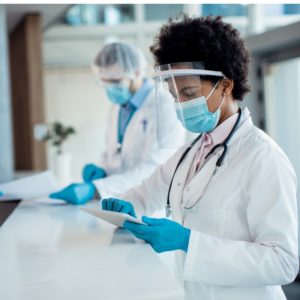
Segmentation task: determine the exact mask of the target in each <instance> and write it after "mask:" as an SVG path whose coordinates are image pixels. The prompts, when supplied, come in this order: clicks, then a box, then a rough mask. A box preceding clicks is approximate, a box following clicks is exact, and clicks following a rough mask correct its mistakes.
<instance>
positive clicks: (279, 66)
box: [265, 58, 300, 251]
mask: <svg viewBox="0 0 300 300" xmlns="http://www.w3.org/2000/svg"><path fill="white" fill-rule="evenodd" d="M267 72H268V73H267V74H266V80H265V92H266V125H267V131H268V133H269V134H270V135H271V136H272V137H273V138H274V139H275V140H276V142H277V143H278V144H279V145H280V146H281V147H282V149H283V150H284V151H285V153H286V154H287V156H288V157H289V159H290V160H291V162H292V164H293V166H294V168H295V171H296V173H297V177H298V213H299V215H300V204H299V195H300V184H299V181H300V156H299V153H300V139H299V128H300V87H299V82H300V58H298V59H292V60H287V61H284V62H280V63H276V64H273V65H270V66H269V68H268V69H267ZM279 221H280V220H279ZM299 231H300V224H299ZM299 251H300V239H299Z"/></svg>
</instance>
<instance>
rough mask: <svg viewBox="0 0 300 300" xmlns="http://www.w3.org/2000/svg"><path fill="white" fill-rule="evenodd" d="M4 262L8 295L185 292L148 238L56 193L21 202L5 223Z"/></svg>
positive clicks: (0, 232)
mask: <svg viewBox="0 0 300 300" xmlns="http://www.w3.org/2000/svg"><path fill="white" fill-rule="evenodd" d="M93 204H94V205H98V203H93ZM0 270H1V271H0V298H1V299H3V300H50V299H51V300H52V299H53V300H88V299H93V300H96V299H99V300H127V299H128V300H129V299H130V300H135V299H136V300H143V299H147V300H182V299H183V289H182V287H181V286H180V284H179V283H178V282H177V281H176V280H175V278H174V275H173V274H172V272H171V271H170V270H169V268H167V267H166V266H165V264H163V263H162V261H161V260H160V259H159V257H158V256H157V254H156V253H155V252H154V251H153V250H152V248H151V247H150V246H149V245H147V244H145V243H144V242H141V241H138V240H137V239H135V238H133V236H132V235H130V234H129V233H128V232H127V231H125V230H123V229H118V228H116V227H114V226H113V225H110V224H108V223H106V222H104V221H101V220H99V219H96V218H95V217H93V216H91V215H89V214H87V213H85V212H83V211H81V210H80V207H77V206H72V205H67V204H64V203H62V202H55V200H49V199H38V200H30V201H26V202H21V203H20V205H19V206H18V207H17V208H16V209H15V211H14V212H13V213H12V214H11V215H10V216H9V218H8V219H7V220H6V222H5V223H4V224H3V225H2V226H1V227H0Z"/></svg>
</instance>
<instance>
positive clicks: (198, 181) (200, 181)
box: [183, 148, 228, 207]
mask: <svg viewBox="0 0 300 300" xmlns="http://www.w3.org/2000/svg"><path fill="white" fill-rule="evenodd" d="M222 150H223V148H220V150H216V152H215V153H214V154H212V156H211V157H210V158H208V160H207V161H206V162H205V163H204V165H203V166H202V168H201V169H200V170H199V171H198V173H197V174H196V175H195V176H194V177H193V178H192V180H191V181H190V182H188V183H187V184H186V186H185V188H184V190H183V205H184V206H185V207H191V206H193V205H194V204H195V203H196V202H197V201H198V200H199V199H200V198H201V197H202V196H203V195H204V194H205V191H206V189H207V188H210V187H211V185H212V184H213V181H214V180H215V179H216V178H217V177H218V176H220V175H221V173H222V172H223V171H224V170H225V169H226V168H227V166H228V161H227V160H226V159H224V161H223V164H222V165H221V166H220V167H219V168H218V169H217V172H216V173H215V175H213V173H214V171H215V170H216V163H217V160H218V158H219V157H220V156H221V154H222ZM209 181H210V182H209ZM200 201H201V200H200Z"/></svg>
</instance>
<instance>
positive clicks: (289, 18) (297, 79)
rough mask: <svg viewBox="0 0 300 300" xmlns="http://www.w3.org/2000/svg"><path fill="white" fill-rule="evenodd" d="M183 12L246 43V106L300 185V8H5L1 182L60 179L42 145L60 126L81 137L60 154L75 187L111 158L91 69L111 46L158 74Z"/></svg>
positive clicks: (0, 45)
mask: <svg viewBox="0 0 300 300" xmlns="http://www.w3.org/2000/svg"><path fill="white" fill-rule="evenodd" d="M181 12H184V13H186V14H188V15H191V16H201V15H203V16H206V15H221V16H223V17H224V19H225V21H227V22H230V23H232V24H233V26H235V27H236V28H237V29H238V30H239V31H240V32H241V34H242V36H243V37H245V39H246V42H247V45H248V47H249V48H250V50H251V51H252V55H253V63H252V67H251V72H250V83H251V85H252V93H251V94H249V95H248V96H247V98H246V99H245V101H243V103H242V106H248V107H249V109H250V111H251V113H252V117H253V120H254V123H255V124H256V125H257V126H258V127H260V128H262V129H263V130H265V131H266V132H267V133H268V134H270V135H271V136H272V137H273V138H274V139H275V140H276V141H277V142H278V143H279V144H280V146H281V147H282V148H283V149H284V151H285V152H286V153H287V155H288V156H289V158H290V160H291V161H292V163H293V165H294V167H295V169H296V172H297V174H298V177H299V175H300V156H299V153H300V138H299V131H300V84H299V83H300V4H248V5H246V4H245V5H242V4H90V5H88V4H75V5H70V4H10V5H8V4H7V5H6V4H2V5H0V95H1V97H0V153H1V155H0V182H6V181H9V180H12V179H14V178H18V177H21V176H24V175H25V174H26V175H27V174H32V173H36V172H39V171H41V170H46V169H53V170H54V171H55V168H57V153H56V152H57V150H56V147H55V146H53V145H52V143H51V142H45V141H42V139H43V137H44V136H45V132H46V130H47V127H46V126H47V124H48V125H49V124H50V125H51V124H53V122H59V123H60V125H62V126H67V127H71V129H72V130H73V129H74V131H75V134H71V135H69V136H68V138H67V139H66V140H65V142H64V143H63V145H62V152H63V153H65V154H68V155H69V158H71V163H70V166H71V173H70V176H71V178H70V180H72V181H74V180H75V181H79V180H80V178H81V174H80V172H81V169H82V167H83V166H84V165H85V164H86V163H88V162H94V163H97V161H98V159H99V157H100V153H101V152H102V151H103V150H104V138H105V136H104V133H105V128H104V126H105V123H106V114H107V111H108V106H109V102H108V101H106V95H105V93H104V90H103V89H101V87H100V85H99V83H98V82H97V80H96V77H95V76H94V74H93V73H92V71H91V62H92V60H93V59H94V57H95V56H96V54H97V53H98V51H99V50H100V49H101V48H102V47H103V46H104V44H106V43H108V42H112V41H124V42H129V43H134V44H135V45H137V46H139V47H140V48H141V49H142V50H143V51H144V53H145V55H146V57H147V59H148V61H149V66H150V67H149V70H148V74H149V75H151V73H152V65H153V61H152V57H151V54H150V51H149V46H150V45H151V44H152V42H153V39H154V37H155V35H156V34H157V33H158V31H159V28H160V27H161V26H162V24H164V23H165V22H166V21H167V20H168V18H169V17H173V16H176V15H177V14H178V13H181ZM72 130H71V131H72ZM56 146H57V145H56ZM290 299H292V298H290ZM295 299H296V298H295ZM298 299H299V298H298Z"/></svg>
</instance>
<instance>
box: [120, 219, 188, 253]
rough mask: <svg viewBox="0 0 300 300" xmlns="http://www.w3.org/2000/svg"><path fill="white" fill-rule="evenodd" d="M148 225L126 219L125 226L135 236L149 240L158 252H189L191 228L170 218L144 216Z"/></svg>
mask: <svg viewBox="0 0 300 300" xmlns="http://www.w3.org/2000/svg"><path fill="white" fill-rule="evenodd" d="M142 221H143V222H144V223H146V224H147V225H141V224H136V223H133V222H129V221H125V222H124V225H123V227H124V228H125V229H127V230H129V231H130V232H131V233H132V234H133V235H134V236H136V237H137V238H139V239H142V240H144V241H146V242H148V243H149V244H150V245H151V246H152V248H153V249H154V250H155V251H156V252H158V253H161V252H165V251H173V250H179V249H180V250H183V251H185V252H187V249H188V245H189V240H190V233H191V230H190V229H188V228H185V227H183V226H181V225H180V224H178V223H176V222H174V221H170V220H168V219H153V218H148V217H145V216H144V217H142Z"/></svg>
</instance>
